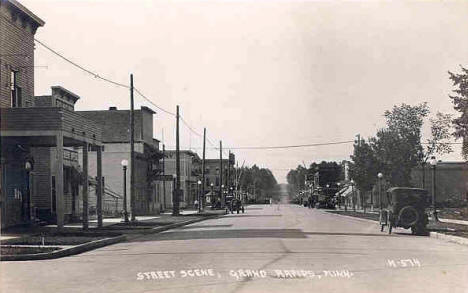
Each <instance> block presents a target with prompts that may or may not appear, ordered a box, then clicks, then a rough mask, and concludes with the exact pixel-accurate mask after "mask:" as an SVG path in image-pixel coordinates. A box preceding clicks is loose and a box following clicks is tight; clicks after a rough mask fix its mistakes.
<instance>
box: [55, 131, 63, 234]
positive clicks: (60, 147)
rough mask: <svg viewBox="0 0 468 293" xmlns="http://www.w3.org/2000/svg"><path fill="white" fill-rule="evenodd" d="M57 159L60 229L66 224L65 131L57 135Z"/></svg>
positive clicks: (56, 195) (56, 179) (56, 197)
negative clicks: (64, 192)
mask: <svg viewBox="0 0 468 293" xmlns="http://www.w3.org/2000/svg"><path fill="white" fill-rule="evenodd" d="M56 141H57V142H56V144H57V148H56V149H57V161H56V177H55V206H56V209H55V212H56V215H57V228H58V229H59V230H60V229H62V228H63V224H64V216H65V215H64V212H65V211H64V194H63V133H62V132H61V131H60V132H59V133H58V134H57V136H56Z"/></svg>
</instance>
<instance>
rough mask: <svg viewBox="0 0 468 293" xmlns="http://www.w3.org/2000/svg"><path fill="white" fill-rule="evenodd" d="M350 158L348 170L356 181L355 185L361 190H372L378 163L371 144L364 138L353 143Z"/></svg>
mask: <svg viewBox="0 0 468 293" xmlns="http://www.w3.org/2000/svg"><path fill="white" fill-rule="evenodd" d="M351 160H352V164H351V165H350V170H349V171H350V175H351V177H352V178H353V180H354V181H355V182H356V187H357V188H358V189H360V190H362V191H363V192H366V191H370V190H372V187H373V185H374V183H375V178H376V176H377V174H378V172H380V170H379V163H378V160H377V158H376V156H375V152H374V150H373V149H372V146H371V145H370V144H369V143H366V141H365V140H361V141H360V143H355V144H354V151H353V155H352V156H351Z"/></svg>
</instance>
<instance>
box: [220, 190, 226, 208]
mask: <svg viewBox="0 0 468 293" xmlns="http://www.w3.org/2000/svg"><path fill="white" fill-rule="evenodd" d="M220 194H221V198H220V200H221V203H222V207H224V205H225V204H226V197H225V196H224V184H221V192H220Z"/></svg>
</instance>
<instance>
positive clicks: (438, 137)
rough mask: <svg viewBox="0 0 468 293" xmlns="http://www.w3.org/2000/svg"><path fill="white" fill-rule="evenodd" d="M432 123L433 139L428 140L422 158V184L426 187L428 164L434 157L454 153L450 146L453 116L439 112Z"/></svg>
mask: <svg viewBox="0 0 468 293" xmlns="http://www.w3.org/2000/svg"><path fill="white" fill-rule="evenodd" d="M429 121H430V123H431V137H430V138H429V139H427V143H426V147H425V148H424V150H423V153H422V158H421V166H422V168H421V169H422V183H421V186H422V188H424V187H425V186H426V171H425V170H426V167H425V166H426V163H427V160H429V158H430V157H431V156H433V155H444V154H449V153H451V152H452V151H453V149H452V146H451V145H450V142H449V140H450V138H451V137H452V135H451V131H450V130H451V126H452V121H453V119H452V115H450V114H443V113H440V112H437V114H436V117H435V118H431V119H429Z"/></svg>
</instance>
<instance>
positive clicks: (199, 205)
mask: <svg viewBox="0 0 468 293" xmlns="http://www.w3.org/2000/svg"><path fill="white" fill-rule="evenodd" d="M197 184H198V192H197V194H198V212H201V200H200V186H201V181H200V180H198V182H197Z"/></svg>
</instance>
